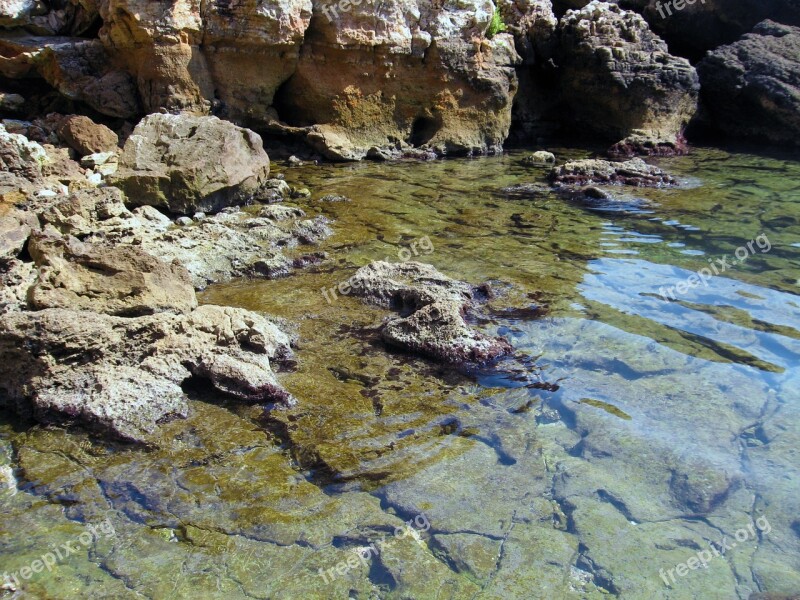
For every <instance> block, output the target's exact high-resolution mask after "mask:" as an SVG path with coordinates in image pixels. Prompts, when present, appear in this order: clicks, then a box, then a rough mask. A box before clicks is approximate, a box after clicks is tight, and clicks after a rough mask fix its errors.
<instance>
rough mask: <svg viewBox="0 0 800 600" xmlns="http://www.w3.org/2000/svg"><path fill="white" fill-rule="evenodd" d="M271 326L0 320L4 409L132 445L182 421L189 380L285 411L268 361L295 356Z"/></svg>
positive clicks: (220, 314) (212, 309) (204, 310)
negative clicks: (175, 420) (167, 424)
mask: <svg viewBox="0 0 800 600" xmlns="http://www.w3.org/2000/svg"><path fill="white" fill-rule="evenodd" d="M289 341H290V340H289V338H288V337H287V336H286V335H285V334H284V333H283V332H282V331H281V330H280V329H278V327H277V326H275V325H274V324H273V323H272V322H271V321H269V320H267V319H265V318H264V317H261V316H259V315H257V314H255V313H251V312H249V311H246V310H242V309H237V308H222V307H218V306H201V307H199V308H197V309H196V310H194V311H192V312H191V313H189V314H184V315H176V314H173V313H160V314H157V315H147V316H142V317H137V318H122V317H114V316H110V315H102V314H97V313H93V312H85V311H74V310H67V309H55V308H52V309H47V310H42V311H37V312H10V313H7V314H6V315H4V316H3V319H2V320H0V390H1V391H2V393H0V403H2V404H4V405H6V406H7V407H8V408H11V409H12V410H15V411H16V412H18V413H19V414H21V415H24V416H28V417H30V416H32V417H34V418H36V419H38V420H40V421H42V422H57V423H60V424H65V423H71V422H75V423H78V424H82V425H85V426H87V427H90V428H92V429H95V430H98V431H100V432H101V433H105V434H109V435H111V436H113V437H117V438H122V439H124V440H131V441H147V437H148V435H149V434H150V433H151V432H153V431H154V430H155V428H156V426H157V424H158V423H161V422H164V421H166V420H168V419H171V418H176V417H182V416H185V415H186V414H187V412H188V404H187V398H186V395H185V394H184V392H183V390H182V389H181V384H182V383H183V382H184V381H185V380H187V379H189V378H192V377H196V378H201V379H204V380H207V381H208V382H210V384H211V386H212V387H213V388H214V389H216V390H218V391H219V392H221V393H223V394H226V395H230V396H232V397H234V398H238V399H240V400H243V401H246V402H253V403H267V402H275V401H277V402H287V401H290V400H291V397H290V396H289V394H288V393H287V392H286V391H285V390H284V389H283V388H282V387H281V386H280V385H279V384H278V382H277V380H276V379H275V376H274V374H273V372H272V369H271V365H270V359H276V360H284V359H288V358H289V356H290V355H291V349H290V347H289Z"/></svg>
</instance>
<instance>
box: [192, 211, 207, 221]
mask: <svg viewBox="0 0 800 600" xmlns="http://www.w3.org/2000/svg"><path fill="white" fill-rule="evenodd" d="M193 218H194V220H195V221H202V220H203V219H205V218H206V213H204V212H196V213H194V217H193Z"/></svg>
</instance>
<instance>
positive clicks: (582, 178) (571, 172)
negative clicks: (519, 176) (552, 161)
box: [550, 158, 677, 187]
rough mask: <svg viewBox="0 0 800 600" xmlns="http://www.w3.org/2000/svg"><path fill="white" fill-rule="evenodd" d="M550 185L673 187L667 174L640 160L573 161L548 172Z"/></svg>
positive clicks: (672, 180) (671, 178)
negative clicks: (552, 183) (551, 183)
mask: <svg viewBox="0 0 800 600" xmlns="http://www.w3.org/2000/svg"><path fill="white" fill-rule="evenodd" d="M550 181H552V182H554V183H556V184H558V185H570V186H574V185H592V184H611V185H633V186H637V187H662V186H669V185H675V184H676V183H677V181H676V180H675V178H674V177H672V176H671V175H670V174H668V173H665V172H664V171H662V170H661V169H659V168H658V167H656V166H653V165H648V164H647V163H646V162H644V161H643V160H642V159H641V158H633V159H631V160H628V161H625V162H611V161H607V160H576V161H573V162H568V163H566V164H563V165H561V166H558V167H555V168H554V169H553V170H552V171H551V172H550Z"/></svg>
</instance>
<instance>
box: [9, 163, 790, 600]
mask: <svg viewBox="0 0 800 600" xmlns="http://www.w3.org/2000/svg"><path fill="white" fill-rule="evenodd" d="M555 152H556V154H557V155H558V156H559V158H560V159H563V158H569V157H582V156H585V155H586V153H585V152H582V151H575V150H568V149H562V150H556V151H555ZM522 157H523V154H522V153H519V152H512V153H510V154H507V155H505V156H503V157H497V158H482V159H474V160H448V161H439V162H431V163H401V164H357V165H333V166H322V167H313V166H310V167H304V168H299V169H290V170H286V171H285V173H286V177H287V180H288V181H289V182H290V183H294V184H302V185H304V186H307V187H309V188H310V189H311V190H312V197H311V198H309V199H307V200H303V201H300V202H299V205H300V206H302V207H303V209H304V210H306V212H307V213H309V215H312V216H313V215H316V214H325V215H327V216H329V217H330V218H331V219H332V220H333V228H334V230H335V231H336V233H335V235H334V236H333V237H331V238H330V239H329V240H327V241H326V242H325V243H324V244H323V247H322V249H323V250H325V251H326V252H327V253H328V256H329V258H328V260H327V261H326V262H324V263H322V264H321V265H319V266H318V267H316V268H313V269H311V270H306V271H304V272H301V273H300V274H298V275H296V276H293V277H291V278H287V279H283V280H276V281H236V282H232V283H229V284H225V285H217V286H212V287H211V288H209V289H208V290H207V291H206V292H204V293H203V294H202V297H201V300H202V301H203V302H207V303H216V304H230V305H236V306H242V307H246V308H249V309H253V310H259V311H264V312H266V313H268V314H271V315H276V316H279V317H282V318H285V319H286V320H287V321H288V322H290V323H294V324H295V325H296V328H297V333H298V334H299V339H300V342H299V345H298V348H297V368H296V369H295V370H294V371H292V372H288V373H283V374H281V375H280V378H281V381H282V382H283V383H284V385H285V386H286V387H287V389H289V390H290V391H291V392H292V393H293V394H294V396H296V397H297V398H298V404H297V406H296V407H294V408H292V409H290V410H287V411H280V412H273V413H272V414H271V415H270V416H269V417H266V416H265V415H264V414H263V411H262V409H261V408H259V407H242V406H239V405H237V404H235V403H231V402H226V401H224V400H223V399H220V398H215V397H210V396H209V395H208V393H207V392H206V391H205V390H202V389H194V390H190V392H191V394H192V395H193V400H192V404H191V406H192V415H191V416H190V418H189V419H188V420H187V421H179V422H174V423H169V424H166V425H164V426H163V440H162V443H161V447H160V448H156V449H149V450H147V449H145V450H142V449H124V448H120V447H117V446H114V445H109V444H104V443H102V442H98V441H96V440H94V441H93V440H91V439H88V438H87V437H86V436H85V435H83V434H81V433H80V432H64V431H61V430H57V429H55V430H48V429H44V428H40V427H38V426H32V425H31V424H28V423H19V422H16V421H5V422H4V424H3V425H2V426H1V427H0V444H1V445H0V463H4V464H8V465H10V466H11V467H12V468H13V469H14V474H15V476H16V477H17V479H18V480H19V482H20V483H19V486H20V488H22V489H21V491H19V492H18V493H16V494H11V493H7V494H5V496H4V497H3V498H2V500H0V501H2V505H3V512H4V517H3V519H2V520H1V521H0V528H2V541H0V552H2V558H3V564H2V570H3V571H7V572H9V573H12V572H17V571H19V569H21V568H22V567H25V566H26V565H30V564H31V562H32V561H33V560H35V559H37V558H39V557H40V556H42V555H43V554H45V553H47V552H48V551H49V550H50V549H51V548H53V547H54V546H55V547H58V546H60V545H61V544H65V543H70V542H71V543H72V545H73V547H75V548H76V551H75V552H74V553H72V554H71V555H70V556H68V557H64V558H63V560H58V561H57V565H56V566H55V567H53V568H52V569H51V570H48V569H46V568H45V569H43V570H42V572H41V573H36V574H34V575H33V576H32V577H31V578H30V579H29V580H28V581H27V582H26V584H25V586H24V589H25V590H27V591H28V593H29V596H28V597H34V598H37V597H41V598H65V597H105V598H245V597H253V598H359V599H366V598H525V599H530V598H602V597H608V596H619V597H622V598H643V599H644V598H648V599H649V598H749V597H751V595H752V594H756V593H759V592H775V593H783V594H792V593H795V594H796V593H798V592H800V520H798V519H800V517H798V514H800V510H798V509H800V494H799V492H800V472H799V471H800V454H799V453H798V444H799V443H800V372H799V369H800V297H798V293H799V292H800V280H799V279H800V162H798V161H797V160H793V159H792V158H791V157H774V156H773V157H765V156H754V155H749V154H746V153H731V152H727V151H723V150H719V149H697V150H696V151H695V152H694V154H692V155H691V156H688V157H683V158H676V159H663V160H661V161H660V164H661V165H662V166H663V167H664V168H666V169H668V170H670V171H672V172H673V173H675V174H676V175H678V176H680V177H681V178H682V180H683V182H684V185H683V186H682V187H681V188H680V189H664V190H661V189H659V190H635V189H626V190H622V189H617V190H612V192H614V193H615V194H616V195H617V196H618V200H617V201H614V202H606V201H604V202H594V203H593V204H591V205H583V204H581V203H578V202H576V201H574V200H570V199H566V198H564V197H561V196H558V195H556V194H554V193H552V192H550V191H548V189H547V188H546V187H543V186H541V185H539V186H529V187H528V188H522V189H520V188H515V189H511V190H508V189H507V188H509V186H519V184H537V183H538V184H542V183H544V181H545V175H546V169H545V168H543V167H542V168H539V167H530V166H525V165H523V164H522V162H521V158H522ZM504 189H505V190H506V191H503V190H504ZM332 193H335V194H342V195H345V196H347V197H348V198H350V199H351V202H338V203H321V202H319V198H321V197H322V196H324V195H326V194H332ZM426 236H427V239H428V240H430V245H429V244H427V243H426V242H420V240H423V239H424V238H426ZM415 242H416V245H414V246H412V244H414V243H415ZM748 242H750V247H748V246H747V244H748ZM412 247H415V248H417V251H418V256H417V257H416V258H417V259H418V260H422V261H424V262H429V263H431V264H433V265H434V266H436V267H437V268H438V269H439V270H440V271H442V272H444V273H445V274H447V275H449V276H451V277H454V278H457V279H463V280H466V281H469V282H471V283H475V284H478V283H483V282H490V284H491V286H492V289H493V290H494V297H493V298H492V299H491V300H490V301H489V303H488V304H487V306H486V307H485V312H484V313H482V314H481V315H479V316H477V317H475V321H474V323H475V324H476V325H477V326H479V327H482V328H484V329H485V330H486V331H488V332H492V333H497V332H499V333H501V334H503V335H506V336H507V337H508V338H509V339H510V340H511V341H512V343H513V344H514V346H515V348H516V349H517V351H518V352H517V355H516V356H515V357H514V358H513V359H508V360H506V361H503V362H501V363H500V364H498V365H497V366H496V368H494V369H488V370H483V371H480V372H472V373H460V372H456V371H453V370H452V369H448V368H444V367H441V366H437V365H435V364H432V363H431V362H429V361H427V360H424V359H421V358H415V357H411V356H408V355H404V354H402V353H399V352H395V351H390V350H388V349H387V348H386V347H384V346H383V345H382V344H381V342H380V341H379V336H378V335H377V328H378V327H379V325H380V324H381V322H382V321H383V320H384V319H385V318H386V317H387V316H388V314H389V313H388V312H387V311H384V310H382V309H377V308H374V307H369V306H365V305H363V304H361V303H360V301H359V300H358V299H356V298H352V297H348V296H338V297H337V298H336V299H334V300H333V301H332V302H328V301H326V299H325V296H324V295H323V294H322V292H321V288H325V289H330V288H331V287H332V286H334V285H336V284H337V283H338V282H340V281H344V280H346V279H347V278H348V277H349V276H350V275H351V274H352V273H353V272H354V271H355V270H356V269H357V268H358V267H360V266H363V265H365V264H367V263H369V262H370V261H371V260H381V259H385V258H388V259H389V260H393V261H396V260H399V259H400V258H403V257H407V256H408V253H409V252H411V250H410V249H411V248H412ZM431 248H432V250H431ZM737 248H738V249H739V250H738V252H739V254H738V255H737V254H736V252H737ZM404 249H405V250H404ZM737 256H738V257H739V258H737ZM741 259H743V260H741ZM701 269H705V270H704V271H700V273H701V274H702V275H703V279H702V280H700V279H699V278H697V275H696V272H698V271H699V270H701ZM715 272H716V273H718V274H715ZM698 281H699V283H698V284H697V285H695V286H693V287H692V286H690V285H688V284H687V282H698ZM684 286H685V287H684ZM329 297H330V294H329ZM532 382H533V383H535V382H540V383H539V384H538V385H532ZM87 523H94V524H97V523H105V524H106V525H108V527H107V528H106V530H103V531H100V530H97V531H99V533H97V532H96V533H95V534H92V535H90V536H89V537H88V538H87V537H85V538H83V539H84V540H88V542H87V543H86V544H83V543H82V542H81V541H77V540H79V539H80V538H79V537H78V536H79V535H80V534H81V533H83V532H86V531H87V525H86V524H87ZM111 526H113V530H112V528H111ZM106 532H108V533H106ZM698 556H699V557H700V559H698ZM348 561H349V563H348Z"/></svg>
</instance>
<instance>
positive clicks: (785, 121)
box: [697, 21, 800, 146]
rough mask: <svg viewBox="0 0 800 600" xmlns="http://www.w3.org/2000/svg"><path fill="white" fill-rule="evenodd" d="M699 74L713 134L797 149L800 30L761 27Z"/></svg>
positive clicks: (718, 53) (721, 51)
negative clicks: (718, 132) (713, 128)
mask: <svg viewBox="0 0 800 600" xmlns="http://www.w3.org/2000/svg"><path fill="white" fill-rule="evenodd" d="M697 68H698V71H699V73H700V80H701V82H702V86H703V87H702V95H703V101H704V103H705V105H706V107H707V109H708V110H707V111H706V116H707V118H708V119H709V120H710V121H711V123H712V124H713V126H714V127H715V128H717V130H719V131H722V132H725V133H728V134H733V135H736V136H739V137H744V138H749V139H751V140H756V141H759V140H761V141H763V140H767V141H769V142H773V143H777V144H785V145H789V146H791V145H794V146H797V145H800V28H798V27H790V26H788V25H780V24H778V23H775V22H773V21H764V22H763V23H759V24H758V25H757V26H756V28H755V29H754V30H753V32H752V33H749V34H747V35H745V36H744V37H743V38H742V39H741V40H739V41H738V42H735V43H733V44H731V45H730V46H723V47H722V48H717V49H716V50H714V51H713V52H710V53H709V54H708V56H706V58H705V59H703V61H702V62H701V63H700V64H699V65H698V67H697Z"/></svg>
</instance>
